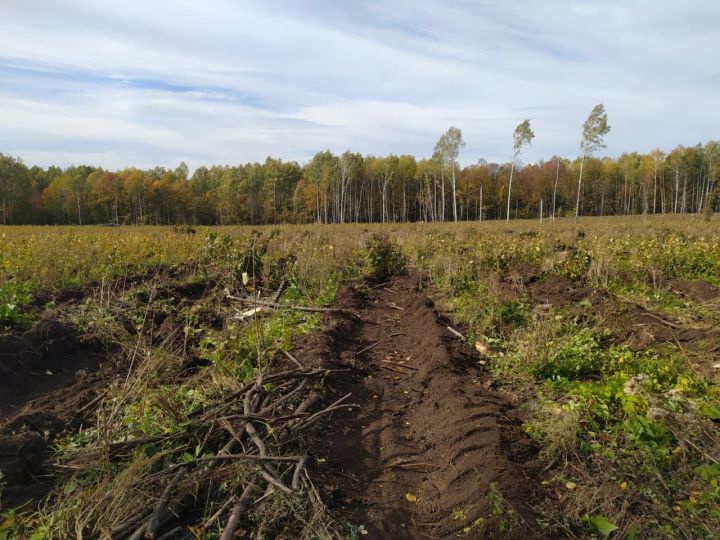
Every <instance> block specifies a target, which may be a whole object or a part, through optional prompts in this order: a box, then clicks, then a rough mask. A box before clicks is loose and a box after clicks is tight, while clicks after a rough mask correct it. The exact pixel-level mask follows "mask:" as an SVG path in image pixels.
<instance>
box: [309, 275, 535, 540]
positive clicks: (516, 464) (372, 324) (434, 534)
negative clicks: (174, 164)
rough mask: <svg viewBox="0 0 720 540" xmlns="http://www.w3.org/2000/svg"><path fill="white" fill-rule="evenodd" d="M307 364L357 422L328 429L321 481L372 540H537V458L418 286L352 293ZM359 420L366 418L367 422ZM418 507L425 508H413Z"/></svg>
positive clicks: (397, 283)
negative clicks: (346, 401)
mask: <svg viewBox="0 0 720 540" xmlns="http://www.w3.org/2000/svg"><path fill="white" fill-rule="evenodd" d="M337 307H339V308H344V309H346V310H348V311H349V312H350V313H351V314H348V315H340V316H339V317H338V316H336V315H333V316H332V318H328V320H327V321H326V323H327V324H328V329H327V330H326V331H325V332H323V333H319V334H315V335H311V336H309V337H308V338H307V339H305V341H304V342H302V343H301V344H299V346H298V353H297V354H298V356H299V357H300V358H302V359H303V361H304V362H308V361H310V362H312V363H315V364H318V365H325V366H328V365H330V366H332V367H334V368H345V369H346V371H342V372H338V373H336V374H335V375H334V376H332V377H331V378H330V379H329V380H328V381H327V388H328V389H329V390H330V391H332V392H333V393H334V395H332V396H326V398H327V399H333V398H334V397H335V395H337V396H341V395H345V394H347V393H351V394H352V397H351V398H350V401H352V402H353V403H357V404H359V405H360V408H359V409H358V410H353V411H343V412H341V413H339V414H337V415H335V416H334V418H333V419H332V420H331V421H330V424H329V425H326V426H325V427H324V431H323V434H324V437H323V438H322V442H321V445H320V447H319V448H316V452H317V455H316V456H315V457H316V460H317V461H318V465H317V466H316V468H315V470H314V471H313V475H312V476H313V477H314V479H315V482H316V483H317V485H318V487H319V488H320V491H321V494H322V496H323V498H324V500H325V502H326V504H327V505H328V506H329V507H330V508H331V510H332V511H333V512H334V513H336V514H338V515H340V516H344V518H345V519H347V521H349V522H351V523H355V524H358V525H359V524H362V525H363V526H364V528H365V529H366V530H367V531H368V533H369V536H368V537H369V538H456V537H457V536H458V535H460V536H461V537H467V538H496V537H498V538H499V537H509V538H521V537H522V538H535V537H538V527H537V525H536V523H535V515H534V512H533V509H532V507H531V505H532V502H533V497H534V493H533V487H532V486H537V485H538V483H539V481H538V480H536V479H534V478H533V465H532V464H533V459H534V453H535V452H534V448H533V445H532V443H531V441H530V440H529V438H528V437H527V436H526V435H525V433H524V432H523V430H522V428H521V424H520V421H519V419H518V415H517V413H516V411H515V409H514V407H513V405H512V404H511V403H510V402H509V401H508V400H507V399H506V398H505V397H503V396H502V395H500V394H499V393H497V392H496V391H494V390H492V389H491V387H490V379H489V375H488V374H487V373H486V371H485V369H484V367H483V365H482V364H481V360H482V359H481V358H480V357H479V356H478V354H477V353H476V352H475V351H474V350H472V349H470V348H468V347H467V346H466V345H465V344H464V343H463V342H462V341H461V340H460V339H459V338H458V337H457V336H456V335H454V334H453V333H452V332H451V331H450V330H449V329H448V323H447V321H445V320H444V319H443V318H442V317H441V316H440V315H439V314H438V313H437V311H436V310H435V308H434V306H433V303H432V301H431V300H430V299H428V298H427V297H426V296H425V295H424V294H423V293H422V292H420V291H419V290H418V287H417V279H416V278H413V277H403V278H396V279H393V280H392V281H391V282H389V283H387V284H384V285H379V286H377V285H375V286H372V285H371V284H369V285H366V286H362V285H361V286H355V287H350V288H348V289H346V290H344V291H343V292H342V293H341V294H340V297H339V301H338V303H337ZM358 411H359V412H358ZM415 498H417V499H416V500H415Z"/></svg>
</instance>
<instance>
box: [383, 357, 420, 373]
mask: <svg viewBox="0 0 720 540" xmlns="http://www.w3.org/2000/svg"><path fill="white" fill-rule="evenodd" d="M381 362H385V363H386V364H392V365H393V366H400V367H404V368H406V369H412V370H413V371H417V370H418V369H420V368H416V367H415V366H408V365H407V364H401V363H400V362H392V361H390V360H381Z"/></svg>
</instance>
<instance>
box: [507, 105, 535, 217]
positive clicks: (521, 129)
mask: <svg viewBox="0 0 720 540" xmlns="http://www.w3.org/2000/svg"><path fill="white" fill-rule="evenodd" d="M534 138H535V133H533V130H532V128H531V127H530V120H528V119H525V120H523V121H522V122H520V123H519V124H518V125H517V127H516V128H515V132H514V133H513V156H512V162H511V163H510V181H509V182H508V198H507V217H506V221H510V195H511V193H512V181H513V173H514V172H515V163H516V162H517V159H518V157H520V152H522V148H523V146H525V145H526V144H530V143H531V142H532V140H533V139H534Z"/></svg>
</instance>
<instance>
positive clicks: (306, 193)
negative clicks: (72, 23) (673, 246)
mask: <svg viewBox="0 0 720 540" xmlns="http://www.w3.org/2000/svg"><path fill="white" fill-rule="evenodd" d="M453 129H455V128H450V130H448V133H450V132H451V131H452V130H453ZM457 132H458V133H459V130H457ZM443 137H445V136H443ZM442 142H443V138H441V140H440V141H439V142H438V145H436V148H435V153H434V154H433V156H432V157H431V158H425V159H417V158H416V157H414V156H411V155H399V156H398V155H388V156H384V157H379V156H374V155H366V156H363V155H361V154H359V153H354V152H351V151H349V150H348V151H346V152H345V153H343V154H342V155H335V154H333V153H332V152H330V151H329V150H326V151H322V152H318V153H316V154H315V155H314V156H313V157H312V159H311V160H310V161H309V162H307V163H305V164H299V163H297V162H294V161H283V160H281V159H277V158H272V157H268V158H267V159H266V160H265V161H264V162H263V163H246V164H242V165H214V166H211V167H205V166H202V167H199V168H197V169H196V170H195V171H194V172H193V174H192V175H191V174H190V171H189V168H188V166H187V165H186V164H185V163H184V162H183V163H181V164H180V165H179V166H178V167H177V168H175V169H166V168H163V167H156V168H153V169H149V170H140V169H137V168H125V169H122V170H118V171H110V170H105V169H103V168H100V167H93V166H87V165H77V166H71V167H67V168H65V169H63V168H60V167H56V166H51V167H48V168H42V167H38V166H27V165H26V164H24V163H23V161H22V160H21V159H19V158H17V157H13V156H9V155H4V154H0V223H2V224H4V225H5V224H81V225H82V224H153V225H168V224H199V225H231V224H251V225H258V224H274V223H311V222H321V223H352V222H365V223H367V222H382V223H387V222H413V221H427V222H431V221H452V220H455V221H459V220H484V219H491V220H492V219H516V218H534V219H537V218H541V217H544V218H554V217H555V216H565V215H574V213H575V211H576V200H578V202H579V204H578V213H579V214H580V215H597V216H605V215H631V214H678V213H693V212H700V211H703V210H704V211H707V212H709V211H711V210H713V211H717V210H718V199H720V197H717V196H716V193H717V191H718V185H719V184H718V176H719V172H720V142H718V141H709V142H707V143H706V144H697V145H695V146H678V147H676V148H675V149H673V150H672V151H670V152H667V153H666V152H664V151H662V150H660V149H656V150H653V151H651V152H650V153H647V154H642V153H638V152H627V153H623V154H622V155H621V156H619V157H616V158H612V157H602V158H598V157H593V156H590V155H588V156H582V157H577V158H573V159H568V158H562V157H558V156H553V157H552V158H550V159H548V160H540V161H538V162H537V163H531V164H525V165H523V166H519V165H518V164H517V163H516V162H515V159H513V161H512V162H508V163H490V162H488V161H486V160H484V159H480V160H478V161H477V162H476V163H474V164H472V165H467V166H464V167H460V166H459V164H458V160H457V155H458V148H457V143H458V141H455V148H453V147H452V145H450V147H448V146H447V145H443V144H441V143H442ZM460 143H461V138H460ZM581 167H582V168H583V173H582V174H583V182H582V186H581V193H580V195H581V197H578V176H579V174H580V170H581ZM513 172H514V174H515V180H514V183H513V184H512V186H511V188H512V191H511V193H510V196H509V197H508V184H509V181H510V178H511V174H513Z"/></svg>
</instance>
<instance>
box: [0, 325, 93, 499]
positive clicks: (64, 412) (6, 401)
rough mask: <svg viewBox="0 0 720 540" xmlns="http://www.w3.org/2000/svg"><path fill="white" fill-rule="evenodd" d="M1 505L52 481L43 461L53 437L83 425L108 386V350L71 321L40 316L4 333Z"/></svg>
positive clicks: (34, 494) (34, 495)
mask: <svg viewBox="0 0 720 540" xmlns="http://www.w3.org/2000/svg"><path fill="white" fill-rule="evenodd" d="M0 353H2V354H0V471H2V474H3V477H4V479H3V481H4V482H5V483H6V486H5V488H4V489H3V492H2V500H0V508H6V507H12V506H16V505H19V504H23V503H25V502H27V501H29V500H37V499H39V498H41V497H42V496H44V495H45V493H47V491H48V490H49V489H50V487H51V486H52V485H53V482H54V479H53V474H52V471H49V470H48V469H47V467H46V465H45V463H44V461H45V458H46V456H47V451H48V448H49V446H50V443H51V441H52V439H53V438H54V437H55V436H57V435H58V434H59V433H61V432H62V431H64V430H65V429H66V428H68V427H73V426H76V425H79V423H80V422H81V421H82V418H83V411H84V407H85V405H86V404H88V403H90V402H91V401H92V400H93V399H94V398H95V397H96V396H97V390H98V388H99V387H101V386H104V385H105V382H104V378H105V376H104V375H102V374H101V372H100V371H99V370H100V369H101V365H102V364H101V362H102V361H103V359H104V355H103V354H102V352H101V351H100V350H98V347H97V344H96V343H91V342H83V341H82V340H81V339H80V337H79V335H78V332H77V330H76V329H75V328H74V327H73V326H72V325H70V324H68V323H67V322H64V321H62V320H58V319H53V318H49V317H48V318H43V319H41V320H39V321H38V322H37V323H35V325H33V327H32V328H31V329H30V330H29V331H28V332H26V333H25V334H18V333H12V332H9V333H5V334H3V335H0Z"/></svg>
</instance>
